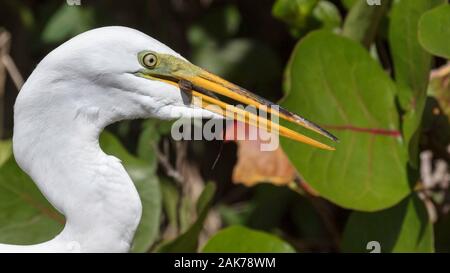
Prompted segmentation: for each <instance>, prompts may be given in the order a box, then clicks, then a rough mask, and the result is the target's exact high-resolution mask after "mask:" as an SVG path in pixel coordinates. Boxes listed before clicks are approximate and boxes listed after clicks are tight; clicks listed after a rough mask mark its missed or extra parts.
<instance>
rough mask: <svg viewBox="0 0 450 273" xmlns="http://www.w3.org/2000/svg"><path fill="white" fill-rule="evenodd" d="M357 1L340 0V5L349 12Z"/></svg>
mask: <svg viewBox="0 0 450 273" xmlns="http://www.w3.org/2000/svg"><path fill="white" fill-rule="evenodd" d="M358 1H359V0H341V2H342V5H343V6H344V7H345V8H346V9H347V10H350V9H351V8H352V7H353V5H355V3H357V2H358Z"/></svg>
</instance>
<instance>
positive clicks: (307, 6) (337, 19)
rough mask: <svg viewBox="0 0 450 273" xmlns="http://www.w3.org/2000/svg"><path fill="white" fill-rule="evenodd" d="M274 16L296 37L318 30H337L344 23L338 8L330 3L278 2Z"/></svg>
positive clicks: (309, 1) (314, 0)
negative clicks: (287, 26)
mask: <svg viewBox="0 0 450 273" xmlns="http://www.w3.org/2000/svg"><path fill="white" fill-rule="evenodd" d="M272 14H273V16H274V17H276V18H278V19H280V20H281V21H283V22H285V23H286V24H287V25H289V27H290V29H291V33H292V35H293V36H295V37H300V36H303V35H304V34H306V33H307V32H308V31H310V30H313V29H318V28H327V29H336V28H338V27H339V26H340V25H341V22H342V18H341V15H340V13H339V10H338V8H337V7H336V6H335V5H334V4H333V3H331V2H329V1H319V0H277V1H276V2H275V4H274V5H273V8H272Z"/></svg>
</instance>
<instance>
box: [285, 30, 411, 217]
mask: <svg viewBox="0 0 450 273" xmlns="http://www.w3.org/2000/svg"><path fill="white" fill-rule="evenodd" d="M288 69H289V71H288V72H287V75H289V76H288V77H287V79H286V80H287V81H288V83H287V84H285V85H286V86H287V87H289V89H290V91H289V92H288V95H287V97H286V98H285V100H284V102H283V106H285V107H286V108H287V109H290V110H291V111H294V112H297V113H300V114H302V115H303V116H305V117H306V118H308V119H311V120H314V121H316V122H318V123H319V124H322V125H328V127H329V128H330V129H332V128H336V127H333V126H337V128H344V130H338V131H337V130H335V131H334V133H336V135H337V136H338V137H339V138H340V142H339V143H336V151H333V152H330V151H324V150H320V149H317V148H313V147H310V146H308V145H304V144H301V143H297V142H294V141H291V140H289V139H286V138H281V139H280V141H281V144H282V145H283V148H284V151H285V152H286V154H287V155H288V157H289V158H290V160H291V162H292V163H293V164H294V166H295V167H296V168H297V170H298V171H299V172H300V173H301V175H302V176H303V177H304V179H305V181H307V182H308V184H309V185H311V186H312V187H313V188H314V189H315V190H317V191H318V192H319V193H320V194H321V195H322V196H323V197H325V198H327V199H329V200H331V201H333V202H335V203H337V204H338V205H340V206H343V207H346V208H352V209H356V210H365V211H375V210H380V209H384V208H387V207H390V206H392V205H394V204H396V203H398V202H399V201H400V200H402V199H403V198H404V197H405V196H406V195H408V193H409V192H410V187H409V184H408V179H407V175H406V171H405V166H406V152H405V149H404V147H403V145H402V140H401V139H400V138H399V137H395V136H394V135H384V134H382V133H380V131H379V130H389V131H388V132H394V133H395V132H397V131H398V130H399V124H398V114H397V110H396V107H395V103H394V98H395V93H396V89H395V85H394V84H393V82H392V81H391V80H390V78H389V77H388V76H387V75H386V73H385V72H384V71H383V69H382V68H381V67H380V66H379V64H378V63H376V62H375V61H374V60H373V59H372V58H371V57H370V55H369V53H368V52H367V51H366V50H365V49H364V48H363V47H362V46H361V45H360V44H358V43H356V42H354V41H351V40H349V39H347V38H344V37H341V36H337V35H334V34H331V33H329V32H326V31H319V32H314V33H312V34H310V35H308V36H307V37H306V38H305V39H303V40H302V41H301V42H300V43H299V44H298V45H297V47H296V49H295V50H294V52H293V54H292V56H291V60H290V65H289V68H288ZM349 127H350V128H356V129H364V130H372V131H368V132H367V131H366V132H359V131H357V130H354V129H353V130H349V129H345V128H349ZM299 129H300V128H299ZM332 131H333V130H332ZM305 134H309V133H308V132H305ZM309 135H311V136H312V134H309ZM314 136H316V135H314Z"/></svg>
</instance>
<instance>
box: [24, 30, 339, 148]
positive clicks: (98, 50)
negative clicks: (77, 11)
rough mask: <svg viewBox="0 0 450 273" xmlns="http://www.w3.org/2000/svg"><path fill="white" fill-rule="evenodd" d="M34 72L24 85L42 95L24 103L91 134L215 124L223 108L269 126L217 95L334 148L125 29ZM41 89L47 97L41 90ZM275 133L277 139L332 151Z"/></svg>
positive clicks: (60, 52) (73, 48)
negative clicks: (123, 123) (174, 123)
mask: <svg viewBox="0 0 450 273" xmlns="http://www.w3.org/2000/svg"><path fill="white" fill-rule="evenodd" d="M39 70H42V71H45V73H33V74H34V75H36V77H39V80H38V81H35V79H34V78H33V76H34V75H32V76H31V77H30V79H29V80H28V82H27V84H34V87H36V85H37V83H39V84H41V85H43V86H42V88H38V89H39V90H42V91H40V93H45V94H35V95H31V96H30V94H26V95H27V97H28V98H30V97H35V98H37V99H39V100H40V102H41V103H40V104H41V105H45V104H42V101H43V98H46V99H47V100H49V101H48V102H49V104H58V105H66V106H67V108H66V109H68V108H75V109H78V111H77V113H76V114H77V115H80V114H81V115H85V116H88V117H89V118H92V117H93V119H94V120H98V122H100V124H99V126H104V125H107V124H110V123H112V122H115V121H118V120H122V119H133V118H148V117H156V118H160V119H174V118H179V117H219V118H222V117H224V116H225V113H226V112H225V108H227V107H228V108H227V110H228V111H229V110H230V109H231V112H232V113H233V114H235V115H237V116H238V117H237V119H240V120H241V121H244V122H245V123H250V124H253V125H256V126H258V127H265V128H266V127H271V126H275V125H274V124H273V123H272V122H271V121H268V120H266V119H262V118H259V117H257V116H255V115H252V114H250V113H248V112H244V111H242V110H239V109H237V108H234V107H232V106H230V105H228V104H226V103H224V102H222V101H220V100H219V99H216V98H215V97H214V96H215V95H214V94H217V95H221V96H225V97H228V98H231V99H233V100H236V101H238V102H241V103H244V104H247V105H252V106H255V107H265V108H264V110H266V112H270V113H271V114H275V115H277V116H279V117H281V118H282V119H285V120H288V121H290V122H293V123H296V124H298V125H301V126H304V127H306V128H308V129H310V130H313V131H316V132H318V133H320V134H322V135H324V136H326V137H328V138H330V139H333V140H336V138H335V137H334V136H332V135H331V134H330V133H328V132H327V131H325V130H324V129H322V128H320V127H319V126H317V125H315V124H314V123H312V122H310V121H308V120H306V119H304V118H302V117H300V116H298V115H296V114H293V113H291V112H289V111H287V110H285V109H283V108H281V107H279V106H278V105H276V104H274V103H272V102H269V101H267V100H265V99H263V98H261V97H259V96H257V95H254V94H252V93H251V92H249V91H247V90H245V89H243V88H241V87H238V86H236V85H234V84H232V83H230V82H227V81H225V80H223V79H222V78H220V77H218V76H216V75H213V74H212V73H209V72H207V71H205V70H203V69H201V68H199V67H197V66H195V65H193V64H191V63H190V62H189V61H187V60H186V59H185V58H183V57H182V56H180V55H179V54H178V53H176V52H174V51H173V50H172V49H170V48H169V47H167V46H165V45H164V44H162V43H160V42H158V41H157V40H155V39H153V38H151V37H149V36H147V35H145V34H143V33H141V32H139V31H137V30H134V29H130V28H125V27H104V28H99V29H94V30H91V31H88V32H85V33H83V34H80V35H78V36H76V37H75V38H73V39H71V40H69V41H68V42H66V43H64V44H63V45H61V46H60V47H58V48H57V49H55V50H54V51H53V52H51V53H50V54H49V55H48V56H47V57H46V58H45V59H44V60H43V61H42V62H41V63H40V64H39V66H38V67H37V69H36V71H39ZM49 85H52V88H51V89H48V88H46V87H48V86H49ZM25 87H26V86H25ZM24 89H26V88H24ZM34 89H35V90H36V88H34ZM23 93H26V90H25V92H23ZM22 95H24V94H21V96H22ZM193 98H194V100H193ZM19 99H20V97H19ZM197 99H201V101H200V100H197ZM44 100H45V99H44ZM19 101H20V100H19ZM211 105H217V106H218V107H215V108H212V107H210V106H211ZM74 106H75V107H74ZM274 106H276V107H274ZM22 108H26V107H22ZM276 126H277V128H278V129H279V132H280V134H281V135H284V136H286V137H289V138H292V139H294V140H297V141H300V142H305V143H307V144H310V145H313V146H316V147H319V148H323V149H330V150H331V149H333V148H331V147H329V146H328V145H325V144H322V143H320V142H318V141H316V140H313V139H311V138H309V137H306V136H304V135H301V134H299V133H297V132H295V131H292V130H290V129H287V128H285V127H283V126H278V125H276Z"/></svg>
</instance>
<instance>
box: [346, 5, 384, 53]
mask: <svg viewBox="0 0 450 273" xmlns="http://www.w3.org/2000/svg"><path fill="white" fill-rule="evenodd" d="M388 7H389V3H388V2H387V1H381V5H373V6H371V5H368V4H367V2H366V1H358V2H356V4H355V5H354V6H353V7H352V8H351V10H350V12H349V14H348V15H347V18H346V19H345V23H344V27H343V30H342V34H343V35H344V36H346V37H349V38H351V39H353V40H355V41H358V42H361V43H362V44H363V45H364V46H365V47H366V48H369V47H370V45H371V44H372V42H373V40H374V39H375V36H376V33H377V29H378V24H379V23H380V21H381V18H382V17H383V16H384V14H385V13H386V11H387V9H388Z"/></svg>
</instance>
